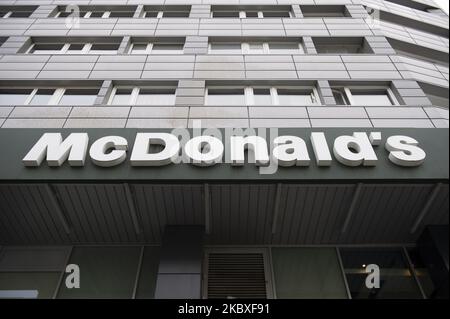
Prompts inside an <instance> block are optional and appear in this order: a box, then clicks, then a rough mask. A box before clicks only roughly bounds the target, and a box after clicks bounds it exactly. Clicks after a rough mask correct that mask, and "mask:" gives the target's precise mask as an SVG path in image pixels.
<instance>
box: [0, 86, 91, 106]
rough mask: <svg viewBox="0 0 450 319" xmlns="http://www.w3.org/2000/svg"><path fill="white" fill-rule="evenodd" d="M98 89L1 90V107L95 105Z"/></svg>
mask: <svg viewBox="0 0 450 319" xmlns="http://www.w3.org/2000/svg"><path fill="white" fill-rule="evenodd" d="M98 91H99V89H98V88H25V89H8V88H1V89H0V105H93V104H94V103H95V99H96V98H97V95H98Z"/></svg>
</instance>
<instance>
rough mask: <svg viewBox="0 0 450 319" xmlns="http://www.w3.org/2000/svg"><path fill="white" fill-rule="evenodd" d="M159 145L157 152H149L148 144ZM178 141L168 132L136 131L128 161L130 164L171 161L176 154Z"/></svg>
mask: <svg viewBox="0 0 450 319" xmlns="http://www.w3.org/2000/svg"><path fill="white" fill-rule="evenodd" d="M152 144H153V145H161V146H164V149H163V150H162V151H160V152H158V153H149V150H150V145H152ZM179 151H180V141H178V139H177V137H176V136H175V135H172V134H169V133H137V134H136V140H135V141H134V146H133V152H132V154H131V158H130V162H131V165H132V166H162V165H167V164H169V163H171V161H172V157H176V156H178V152H179Z"/></svg>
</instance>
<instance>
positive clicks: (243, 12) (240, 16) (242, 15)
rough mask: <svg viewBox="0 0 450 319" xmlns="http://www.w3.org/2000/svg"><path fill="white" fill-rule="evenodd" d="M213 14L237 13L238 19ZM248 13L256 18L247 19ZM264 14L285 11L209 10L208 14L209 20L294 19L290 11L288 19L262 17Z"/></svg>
mask: <svg viewBox="0 0 450 319" xmlns="http://www.w3.org/2000/svg"><path fill="white" fill-rule="evenodd" d="M215 12H227V13H237V15H238V17H215V16H214V13H215ZM248 12H256V14H257V17H247V15H248V14H247V13H248ZM264 12H282V13H284V12H286V11H281V10H273V11H271V10H260V9H255V10H251V9H246V10H232V9H231V10H223V11H222V10H217V11H213V10H211V13H210V18H211V19H290V18H294V15H293V13H292V10H289V11H287V13H288V15H289V17H266V16H264Z"/></svg>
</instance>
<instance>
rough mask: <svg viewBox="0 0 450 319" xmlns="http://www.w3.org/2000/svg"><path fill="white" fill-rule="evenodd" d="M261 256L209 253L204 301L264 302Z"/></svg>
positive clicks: (263, 273)
mask: <svg viewBox="0 0 450 319" xmlns="http://www.w3.org/2000/svg"><path fill="white" fill-rule="evenodd" d="M266 297H267V294H266V277H265V272H264V257H263V254H262V253H247V254H246V253H235V254H233V253H210V254H209V255H208V298H266Z"/></svg>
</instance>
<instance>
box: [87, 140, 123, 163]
mask: <svg viewBox="0 0 450 319" xmlns="http://www.w3.org/2000/svg"><path fill="white" fill-rule="evenodd" d="M127 148H128V142H127V140H126V139H124V138H123V137H120V136H105V137H102V138H99V139H98V140H96V141H95V142H94V143H93V144H92V146H91V148H90V150H89V156H90V157H91V160H92V161H93V162H94V163H95V164H96V165H98V166H102V167H111V166H115V165H119V164H120V163H122V162H123V161H124V160H125V159H126V158H127ZM111 149H112V151H111V152H109V153H108V154H107V153H106V152H107V151H108V150H111Z"/></svg>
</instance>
